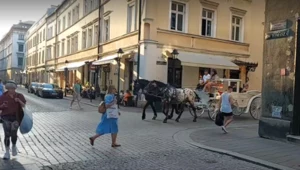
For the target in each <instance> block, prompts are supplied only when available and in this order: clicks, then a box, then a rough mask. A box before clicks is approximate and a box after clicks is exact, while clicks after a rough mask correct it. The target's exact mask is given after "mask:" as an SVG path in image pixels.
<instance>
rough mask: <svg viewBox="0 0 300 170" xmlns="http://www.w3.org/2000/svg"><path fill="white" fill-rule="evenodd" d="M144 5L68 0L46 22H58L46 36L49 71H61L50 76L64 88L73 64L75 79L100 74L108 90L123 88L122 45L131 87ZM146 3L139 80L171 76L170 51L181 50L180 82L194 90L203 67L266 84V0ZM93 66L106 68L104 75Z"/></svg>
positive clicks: (147, 0)
mask: <svg viewBox="0 0 300 170" xmlns="http://www.w3.org/2000/svg"><path fill="white" fill-rule="evenodd" d="M138 2H139V0H127V1H120V0H102V3H101V4H102V5H101V8H100V9H98V8H97V6H98V4H97V3H99V1H93V0H65V1H64V2H63V3H62V4H61V5H60V6H59V7H58V8H57V10H56V12H55V13H53V14H52V15H51V16H49V17H48V18H47V19H46V20H47V25H48V26H47V30H49V29H50V30H51V28H52V26H50V25H51V24H52V25H53V28H54V27H55V30H54V31H53V32H52V33H53V34H52V38H48V39H47V55H46V56H47V57H46V69H49V70H51V69H53V70H54V72H53V76H50V77H54V78H55V77H56V78H57V83H59V84H60V85H61V86H64V83H65V81H64V80H65V75H64V70H65V68H68V70H69V72H68V78H67V79H68V81H69V83H71V84H72V83H73V82H74V80H75V79H79V80H81V82H82V83H86V82H90V83H91V84H96V81H97V79H96V77H98V78H99V79H98V80H99V84H100V87H101V89H103V88H105V86H107V85H109V84H115V85H116V84H117V79H118V77H117V64H116V61H115V58H116V57H117V54H116V52H117V50H118V49H119V48H122V49H123V51H124V55H123V56H122V59H121V79H120V80H121V90H122V89H124V90H125V89H129V88H130V86H131V85H130V84H131V82H132V80H134V79H136V76H137V50H138V19H139V17H138V14H139V8H138V7H139V4H138ZM142 2H143V3H142V25H141V42H140V45H141V53H140V72H139V73H140V78H144V79H149V80H153V79H156V80H160V81H163V82H168V81H171V78H170V77H171V75H172V72H171V71H172V69H171V68H172V64H171V63H172V58H171V54H170V53H171V52H172V51H173V49H177V50H178V52H179V55H178V59H179V60H180V65H177V66H176V82H177V83H178V84H179V85H180V86H181V87H189V88H194V87H195V86H196V84H197V83H198V80H199V75H200V74H202V72H203V70H204V69H205V68H213V69H217V71H218V75H219V76H220V77H227V78H239V79H242V81H243V83H245V82H246V81H247V79H249V85H250V89H258V90H260V89H261V81H262V80H261V79H262V77H261V74H262V65H261V62H262V51H263V38H264V36H263V28H264V26H263V24H264V23H263V22H264V1H261V0H228V1H224V0H142ZM99 16H100V17H99ZM99 18H100V19H99ZM98 20H99V21H98ZM98 22H99V23H98ZM99 25H100V27H99ZM99 28H100V29H99ZM99 30H100V31H99ZM98 37H100V39H99V42H100V43H99V48H98V46H97V44H98ZM98 54H99V56H98ZM98 58H99V60H97V59H98ZM95 60H97V61H95ZM91 63H93V65H96V66H97V67H100V71H99V74H95V69H94V68H95V67H94V66H92V64H91ZM256 63H258V64H256ZM54 73H55V74H54ZM247 77H248V78H247ZM52 79H53V78H50V81H54V79H53V80H52Z"/></svg>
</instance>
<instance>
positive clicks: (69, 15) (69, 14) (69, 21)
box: [68, 12, 72, 27]
mask: <svg viewBox="0 0 300 170" xmlns="http://www.w3.org/2000/svg"><path fill="white" fill-rule="evenodd" d="M71 21H72V19H71V12H69V13H68V27H70V26H71Z"/></svg>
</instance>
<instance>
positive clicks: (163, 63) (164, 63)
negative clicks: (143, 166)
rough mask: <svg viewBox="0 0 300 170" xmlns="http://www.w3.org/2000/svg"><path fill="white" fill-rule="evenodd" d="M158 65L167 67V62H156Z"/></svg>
mask: <svg viewBox="0 0 300 170" xmlns="http://www.w3.org/2000/svg"><path fill="white" fill-rule="evenodd" d="M156 65H167V62H166V61H156Z"/></svg>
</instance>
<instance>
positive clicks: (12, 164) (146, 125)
mask: <svg viewBox="0 0 300 170" xmlns="http://www.w3.org/2000/svg"><path fill="white" fill-rule="evenodd" d="M20 91H21V92H23V93H24V94H25V95H26V96H25V97H26V99H27V101H28V107H29V109H31V110H32V111H34V128H33V130H32V132H30V133H29V134H27V135H24V136H22V135H21V134H19V139H20V140H19V142H18V150H19V153H20V154H19V157H17V158H16V159H14V160H12V161H7V162H6V161H1V163H0V169H5V170H6V169H15V170H19V169H20V170H21V169H22V168H23V169H26V168H27V169H34V168H36V169H39V168H42V169H44V170H52V169H57V170H68V169H70V170H75V169H78V170H82V169H87V170H89V169H95V170H96V169H97V170H98V169H128V170H129V169H151V170H152V169H153V170H154V169H163V170H165V169H172V170H177V169H178V170H179V169H185V170H188V169H191V170H192V169H241V168H242V169H249V170H250V169H251V170H252V169H267V168H264V167H261V166H259V165H255V164H252V163H248V162H245V161H242V160H238V159H235V158H233V157H230V156H226V155H221V154H218V153H214V152H210V151H206V150H203V149H199V148H197V147H194V146H192V145H190V144H188V143H185V142H181V141H180V140H177V139H176V138H175V137H174V135H175V134H176V133H178V132H179V131H183V130H186V129H192V128H200V127H203V128H204V127H205V128H215V127H216V126H215V125H214V123H213V122H212V121H210V120H208V118H207V117H203V118H199V119H198V122H196V123H194V122H192V117H191V115H190V114H189V113H188V112H185V113H184V116H183V117H182V119H181V122H180V123H176V122H175V121H174V120H170V121H169V122H168V123H167V124H163V123H162V120H163V116H162V114H161V113H159V116H158V119H157V120H151V118H152V115H153V113H152V111H148V113H147V119H146V120H145V121H142V120H141V110H140V109H131V110H130V111H126V110H127V109H122V112H121V113H122V115H121V117H120V119H119V128H120V133H119V136H118V141H119V143H120V144H122V147H120V148H118V149H113V148H111V147H110V145H111V141H110V136H109V135H108V136H103V137H100V138H99V139H98V140H97V141H96V143H95V146H94V147H92V146H90V144H89V140H88V138H89V137H90V136H91V135H93V134H94V131H95V128H96V126H97V124H98V123H99V120H100V115H99V114H98V113H97V108H96V107H93V106H89V105H82V106H83V110H77V109H76V106H74V109H72V110H70V109H69V101H68V100H65V99H41V98H38V97H36V96H34V95H32V94H28V93H27V92H25V91H24V90H23V89H20ZM255 124H257V121H253V120H252V119H251V118H241V120H240V121H237V122H235V123H234V126H246V125H249V126H253V125H255ZM0 129H1V131H2V127H1V128H0ZM2 142H3V134H2V133H1V152H0V154H1V156H2V154H3V151H4V147H3V143H2ZM34 165H35V166H34ZM37 167H39V168H37Z"/></svg>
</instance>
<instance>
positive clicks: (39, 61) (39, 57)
mask: <svg viewBox="0 0 300 170" xmlns="http://www.w3.org/2000/svg"><path fill="white" fill-rule="evenodd" d="M41 57H42V55H41V52H39V56H38V64H41V61H42V59H41Z"/></svg>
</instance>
